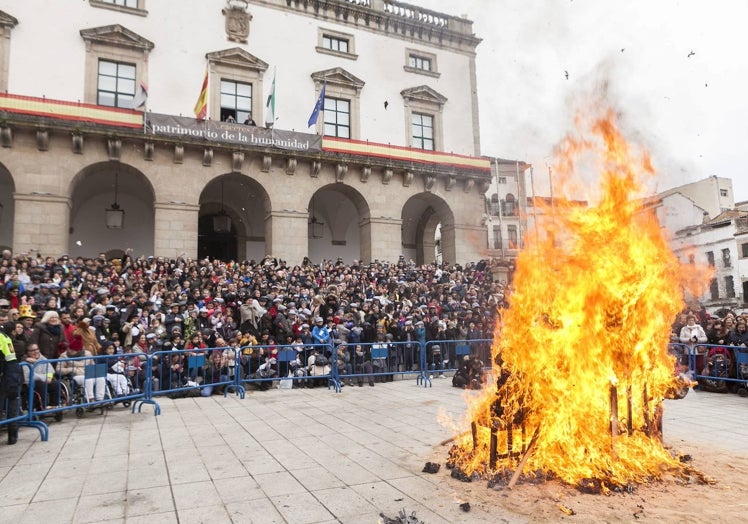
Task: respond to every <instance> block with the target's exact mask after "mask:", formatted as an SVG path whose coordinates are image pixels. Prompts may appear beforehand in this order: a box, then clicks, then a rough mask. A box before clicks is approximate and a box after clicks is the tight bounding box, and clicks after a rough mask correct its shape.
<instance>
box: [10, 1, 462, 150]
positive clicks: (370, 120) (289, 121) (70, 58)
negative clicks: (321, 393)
mask: <svg viewBox="0 0 748 524" xmlns="http://www.w3.org/2000/svg"><path fill="white" fill-rule="evenodd" d="M145 5H146V9H147V11H148V16H145V17H141V16H136V15H133V14H127V13H120V12H117V11H113V10H109V9H102V8H96V7H92V6H91V5H90V4H89V2H88V1H85V0H76V1H65V2H62V1H56V2H51V1H46V0H24V1H23V2H20V1H17V0H0V9H1V10H3V11H5V12H7V13H9V14H10V15H12V16H14V17H16V18H17V19H18V20H19V24H18V25H17V26H16V27H15V28H14V29H13V30H12V33H11V55H10V74H9V75H10V76H9V87H8V90H9V92H11V93H15V94H23V95H29V96H39V97H40V96H46V97H48V98H56V99H62V100H69V101H75V100H82V98H83V88H84V65H85V46H84V42H83V39H82V38H81V36H80V34H79V31H80V30H81V29H87V28H93V27H98V26H105V25H110V24H116V23H118V24H121V25H123V26H124V27H126V28H127V29H130V30H131V31H134V32H135V33H137V34H139V35H140V36H142V37H144V38H146V39H148V40H150V41H152V42H154V43H155V48H154V49H153V51H152V52H151V54H150V57H149V68H148V77H149V101H148V109H150V110H151V111H154V112H159V113H168V114H175V115H176V114H182V115H185V116H192V109H193V107H194V105H195V101H196V100H197V96H198V93H199V90H200V86H201V83H202V79H203V74H204V71H205V54H206V53H209V52H213V51H218V50H223V49H228V48H233V47H241V48H243V49H245V50H246V51H248V52H249V53H252V54H253V55H255V56H257V57H258V58H260V59H261V60H263V61H265V62H267V63H268V64H269V65H270V68H269V70H268V71H267V72H266V74H265V78H264V87H265V92H264V93H255V96H260V97H261V98H262V99H263V100H264V99H265V98H266V96H267V94H268V93H269V90H270V84H271V82H272V77H273V68H276V70H277V73H276V75H277V77H276V96H277V103H276V116H277V117H278V120H277V124H276V125H277V126H278V127H279V128H283V129H296V130H298V131H306V130H307V125H306V124H307V119H308V118H309V115H310V113H311V110H312V108H313V106H314V103H315V100H316V96H315V92H314V84H313V81H312V79H311V77H310V75H311V73H312V72H314V71H319V70H324V69H329V68H333V67H342V68H344V69H346V70H347V71H349V72H350V73H352V74H354V75H356V76H357V77H359V78H361V79H362V80H364V81H365V82H366V85H365V86H364V88H363V90H362V94H361V138H362V139H364V140H371V141H374V142H381V143H392V144H396V145H406V144H407V135H406V133H409V129H408V126H407V125H406V122H405V116H404V114H405V113H404V109H403V99H402V96H401V95H400V91H402V90H403V89H406V88H409V87H414V86H418V85H423V84H425V85H428V86H430V87H432V88H433V89H435V90H436V91H438V92H439V93H441V94H442V95H444V96H445V97H447V99H448V101H447V103H446V105H445V107H444V113H443V123H444V125H443V127H444V130H445V132H444V144H443V147H441V148H440V149H443V150H444V151H447V152H450V151H451V152H455V153H460V154H466V155H472V154H473V153H474V147H473V122H472V112H471V107H472V100H473V97H472V93H471V83H470V80H469V79H470V75H469V71H470V70H469V65H470V57H469V56H468V55H466V54H458V53H456V52H453V51H449V50H446V49H438V48H436V47H432V46H427V45H424V44H423V43H421V42H420V41H419V42H417V41H415V40H414V41H412V42H410V41H407V40H406V39H404V38H394V37H384V36H382V33H376V32H373V31H371V30H367V29H358V28H353V27H350V26H347V25H344V24H338V23H336V22H334V21H328V20H324V21H323V20H317V19H314V18H312V17H309V16H301V15H298V14H291V13H289V12H288V11H281V10H278V9H271V8H268V7H264V6H259V5H256V4H251V5H250V7H249V12H250V13H251V14H252V16H253V19H252V21H251V23H250V35H249V40H248V42H249V43H248V44H246V45H245V44H237V43H235V42H230V41H228V40H227V38H226V33H225V30H224V23H225V21H224V16H223V15H222V14H221V9H222V7H223V5H224V3H223V2H208V1H205V0H181V1H179V2H167V1H166V0H147V1H146V4H145ZM310 12H313V10H312V9H311V8H310ZM318 27H324V28H328V29H332V30H336V31H340V32H343V33H349V34H352V35H354V38H355V51H356V53H357V54H358V59H357V60H347V59H342V58H338V57H335V56H330V55H325V54H320V53H317V52H316V51H315V49H314V48H315V46H316V45H317V28H318ZM406 48H410V49H423V50H425V51H427V52H430V53H434V54H436V55H437V64H438V70H439V72H440V73H441V77H440V78H438V79H437V78H432V77H429V76H425V75H419V74H414V73H408V72H405V71H404V70H403V66H404V65H405V56H406V55H405V49H406ZM30 49H33V50H35V52H34V55H35V56H33V59H29V50H30ZM385 100H386V101H388V102H389V105H388V108H387V109H386V110H385V109H384V101H385ZM254 116H255V120H256V121H257V122H260V121H261V118H258V117H260V116H261V115H254Z"/></svg>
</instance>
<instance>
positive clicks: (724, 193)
mask: <svg viewBox="0 0 748 524" xmlns="http://www.w3.org/2000/svg"><path fill="white" fill-rule="evenodd" d="M719 196H723V197H726V196H727V189H720V190H719Z"/></svg>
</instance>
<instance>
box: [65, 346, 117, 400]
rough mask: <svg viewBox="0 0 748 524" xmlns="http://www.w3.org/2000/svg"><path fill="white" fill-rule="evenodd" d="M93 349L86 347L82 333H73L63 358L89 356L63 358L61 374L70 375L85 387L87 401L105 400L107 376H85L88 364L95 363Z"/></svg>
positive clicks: (78, 386) (75, 383)
mask: <svg viewBox="0 0 748 524" xmlns="http://www.w3.org/2000/svg"><path fill="white" fill-rule="evenodd" d="M92 356H93V354H92V353H91V351H89V350H87V349H84V347H83V338H82V337H81V336H80V334H77V333H76V334H75V335H73V339H72V340H71V341H70V343H69V347H68V349H67V351H65V352H64V353H62V354H61V355H60V358H61V359H74V358H78V357H88V358H86V359H80V360H62V361H61V362H60V375H61V376H67V377H70V378H71V379H72V381H73V383H74V385H75V387H77V388H83V390H84V399H85V400H86V401H87V402H93V401H97V402H98V401H100V400H104V395H105V392H106V378H105V377H96V378H85V369H86V366H87V365H91V364H94V361H93V359H92V358H91V357H92Z"/></svg>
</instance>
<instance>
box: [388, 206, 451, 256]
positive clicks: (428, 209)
mask: <svg viewBox="0 0 748 524" xmlns="http://www.w3.org/2000/svg"><path fill="white" fill-rule="evenodd" d="M401 216H402V226H401V230H402V244H403V253H402V254H403V255H404V256H405V258H406V259H413V260H415V261H416V263H417V264H430V263H434V262H436V261H439V262H441V261H442V260H443V261H447V262H452V263H454V261H455V239H454V223H455V219H454V213H453V212H452V209H451V208H450V207H449V205H448V204H447V203H446V202H445V201H444V199H442V198H441V197H438V196H436V195H434V194H433V193H427V192H424V193H418V194H417V195H413V196H412V197H410V198H409V199H408V200H407V201H406V202H405V204H404V205H403V209H402V215H401ZM437 240H439V242H438V245H437ZM437 248H438V249H437Z"/></svg>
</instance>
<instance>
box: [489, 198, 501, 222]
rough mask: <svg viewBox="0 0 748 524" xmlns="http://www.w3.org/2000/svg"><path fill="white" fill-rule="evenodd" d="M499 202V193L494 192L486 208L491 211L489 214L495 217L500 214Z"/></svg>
mask: <svg viewBox="0 0 748 524" xmlns="http://www.w3.org/2000/svg"><path fill="white" fill-rule="evenodd" d="M499 206H500V204H499V195H498V194H497V193H494V194H493V195H491V204H490V205H489V208H488V210H489V211H490V212H491V216H494V217H497V216H501V213H500V211H501V209H500V207H499Z"/></svg>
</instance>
